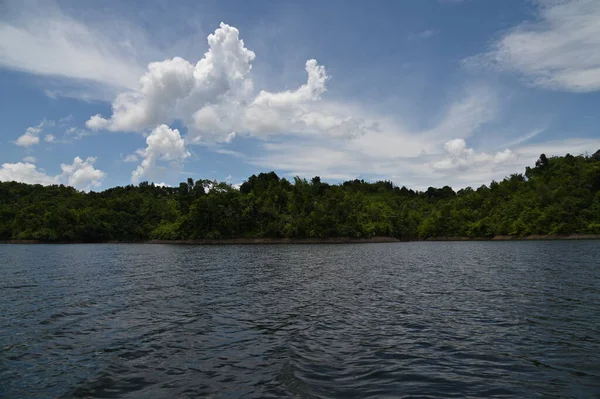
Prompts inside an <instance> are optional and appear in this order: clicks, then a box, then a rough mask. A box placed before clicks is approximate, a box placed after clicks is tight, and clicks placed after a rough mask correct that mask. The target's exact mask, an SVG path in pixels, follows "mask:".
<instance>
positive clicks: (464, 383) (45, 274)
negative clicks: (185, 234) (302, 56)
mask: <svg viewBox="0 0 600 399" xmlns="http://www.w3.org/2000/svg"><path fill="white" fill-rule="evenodd" d="M0 258H1V259H3V262H1V263H0V280H1V281H2V283H1V287H0V288H2V290H1V291H2V296H1V297H0V397H2V398H60V397H63V398H164V397H182V398H196V397H209V398H254V397H256V398H280V397H296V398H403V397H406V398H408V397H411V398H416V397H421V398H451V397H460V398H463V397H473V398H475V397H488V398H508V397H510V398H513V397H556V398H572V397H586V398H587V397H600V329H599V328H598V326H600V313H599V312H598V309H600V269H599V268H598V263H597V259H599V258H600V245H598V242H597V241H589V242H574V243H573V242H497V243H495V242H459V243H404V244H373V245H325V246H224V247H218V246H215V247H184V246H168V245H164V246H160V245H156V246H148V245H65V246H35V245H34V246H27V247H24V246H9V245H0Z"/></svg>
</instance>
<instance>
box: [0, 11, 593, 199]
mask: <svg viewBox="0 0 600 399" xmlns="http://www.w3.org/2000/svg"><path fill="white" fill-rule="evenodd" d="M0 92H1V93H2V96H0V120H2V122H3V126H2V128H1V129H0V165H1V167H0V180H17V181H23V182H28V183H41V184H56V183H63V184H69V185H72V186H75V187H76V188H78V189H82V190H90V189H91V190H101V189H105V188H108V187H112V186H115V185H125V184H130V183H138V182H140V181H146V180H147V181H153V182H156V183H163V184H169V185H176V184H178V182H180V181H183V180H185V179H187V178H188V177H193V178H195V179H198V178H208V179H217V180H219V181H228V182H230V183H231V184H239V183H241V182H242V181H244V179H246V178H247V177H248V176H250V175H251V174H253V173H258V172H262V171H270V170H275V171H276V172H277V173H278V174H279V175H280V176H284V177H288V178H291V177H293V176H296V175H298V176H301V177H307V178H310V177H312V176H315V175H319V176H321V177H322V178H323V179H324V180H327V181H330V182H338V181H342V180H347V179H354V178H363V179H366V180H379V179H386V180H392V181H394V182H395V183H396V184H398V185H400V186H402V185H406V186H408V187H411V188H415V189H425V188H427V187H428V186H430V185H433V186H442V185H446V184H449V185H451V186H453V187H454V188H462V187H466V186H479V185H481V184H486V183H489V182H490V181H491V180H492V179H496V180H498V179H502V178H503V177H505V176H507V175H509V174H511V173H515V172H523V170H524V168H525V166H528V165H531V164H533V163H534V162H535V160H536V159H537V157H538V156H539V154H540V153H546V154H547V155H562V154H565V153H567V152H569V153H573V154H582V153H585V152H589V153H593V152H595V151H596V150H598V149H599V148H600V132H599V130H598V126H600V111H599V109H598V108H599V107H598V106H599V104H600V2H598V1H596V0H573V1H568V0H560V1H559V0H537V1H534V0H524V1H517V0H506V1H483V0H462V1H461V0H423V1H383V0H381V1H376V2H366V1H364V2H362V1H333V0H331V1H302V2H300V1H278V2H275V1H252V2H247V1H188V2H186V1H178V2H167V1H154V2H152V1H130V2H121V1H110V0H108V1H103V2H81V1H75V0H70V1H67V0H65V1H54V2H53V1H49V0H48V1H27V0H26V1H23V0H20V1H12V0H9V1H5V2H3V3H2V4H1V5H0Z"/></svg>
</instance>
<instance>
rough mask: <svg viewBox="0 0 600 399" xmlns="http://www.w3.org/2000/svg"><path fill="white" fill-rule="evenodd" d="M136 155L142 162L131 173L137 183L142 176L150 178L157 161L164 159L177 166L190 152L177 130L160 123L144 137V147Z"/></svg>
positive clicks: (132, 179)
mask: <svg viewBox="0 0 600 399" xmlns="http://www.w3.org/2000/svg"><path fill="white" fill-rule="evenodd" d="M138 155H139V157H140V158H142V162H141V163H140V165H139V166H138V167H137V168H136V169H135V170H134V171H133V173H132V174H131V181H132V182H133V183H138V182H139V181H140V180H141V179H142V177H149V178H152V177H153V176H154V172H155V168H156V167H157V162H159V161H166V162H168V163H169V165H170V166H171V167H178V166H180V165H181V163H182V162H183V161H184V160H185V159H186V158H187V157H189V156H190V155H191V154H190V153H189V152H188V151H187V149H186V147H185V142H184V140H183V138H182V137H181V134H180V133H179V130H177V129H170V128H169V127H168V126H167V125H160V126H158V127H156V128H155V129H154V130H152V133H151V134H150V135H149V136H148V137H147V138H146V148H145V149H142V150H139V151H138Z"/></svg>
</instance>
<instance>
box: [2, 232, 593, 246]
mask: <svg viewBox="0 0 600 399" xmlns="http://www.w3.org/2000/svg"><path fill="white" fill-rule="evenodd" d="M533 240H540V241H542V240H546V241H552V240H600V234H572V235H531V236H527V237H516V236H495V237H492V238H484V237H474V238H472V237H429V238H426V239H419V240H399V239H397V238H393V237H371V238H349V237H329V238H223V239H193V240H149V241H103V242H98V243H97V244H171V245H264V244H369V243H393V242H415V241H430V242H431V241H533ZM0 244H88V243H86V242H79V241H59V242H56V241H41V240H3V241H2V240H0Z"/></svg>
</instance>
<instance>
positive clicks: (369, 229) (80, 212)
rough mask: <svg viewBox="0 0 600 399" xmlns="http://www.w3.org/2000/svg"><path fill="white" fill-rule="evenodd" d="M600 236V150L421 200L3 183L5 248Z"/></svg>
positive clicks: (295, 190)
mask: <svg viewBox="0 0 600 399" xmlns="http://www.w3.org/2000/svg"><path fill="white" fill-rule="evenodd" d="M576 233H579V234H600V152H597V153H596V154H594V155H593V156H592V157H584V156H572V155H569V154H567V155H566V156H564V157H551V158H548V157H546V156H545V155H544V154H542V155H541V156H540V158H539V160H538V161H537V162H536V164H535V166H534V167H528V168H527V169H526V171H525V174H513V175H511V176H509V177H507V178H506V179H504V180H503V181H500V182H495V181H493V182H491V183H490V185H489V187H488V186H481V187H479V188H477V189H476V190H475V189H472V188H470V187H468V188H465V189H462V190H459V191H458V192H455V191H454V190H453V189H452V188H450V187H448V186H445V187H442V188H434V187H430V188H428V189H427V190H426V191H424V192H416V191H413V190H409V189H407V188H406V187H402V188H400V187H397V186H395V185H394V184H393V183H392V182H389V181H378V182H375V183H369V182H365V181H364V180H358V179H357V180H352V181H347V182H344V183H342V184H340V185H330V184H327V183H324V182H322V181H321V178H320V177H318V176H316V177H314V178H312V179H311V180H310V181H308V180H306V179H301V178H299V177H296V178H294V181H293V183H292V182H290V181H288V180H286V179H282V178H280V177H279V176H277V174H275V173H274V172H269V173H261V174H259V175H258V176H256V175H253V176H251V177H250V178H248V180H247V181H246V182H244V183H243V184H242V185H241V187H240V189H239V190H237V189H235V188H233V187H232V186H231V185H229V184H227V183H218V182H216V181H210V180H198V181H194V180H193V179H188V180H187V181H186V182H183V183H181V184H180V185H179V186H178V187H158V186H155V185H154V184H149V183H147V182H143V183H141V184H139V185H138V186H132V185H129V186H126V187H115V188H111V189H109V190H106V191H104V192H101V193H95V192H91V193H83V192H79V191H77V190H75V189H73V188H71V187H65V186H62V185H61V186H49V187H43V186H40V185H27V184H21V183H15V182H0V240H11V239H21V240H42V241H48V242H60V241H67V242H71V241H81V242H99V241H110V240H118V241H141V240H148V239H161V240H177V239H192V238H235V237H286V238H307V237H310V238H322V237H364V238H368V237H373V236H392V237H396V238H399V239H402V240H412V239H418V238H421V239H424V238H429V237H453V236H465V237H473V238H475V237H481V238H489V237H493V236H495V235H512V236H517V237H524V236H528V235H533V234H576Z"/></svg>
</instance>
